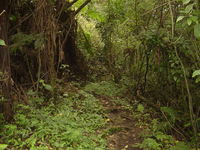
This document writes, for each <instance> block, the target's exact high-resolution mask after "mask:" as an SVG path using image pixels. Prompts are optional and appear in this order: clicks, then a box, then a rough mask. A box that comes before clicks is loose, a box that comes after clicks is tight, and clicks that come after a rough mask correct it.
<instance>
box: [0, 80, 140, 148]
mask: <svg viewBox="0 0 200 150" xmlns="http://www.w3.org/2000/svg"><path fill="white" fill-rule="evenodd" d="M41 88H43V87H41ZM53 89H54V90H55V91H47V90H46V92H44V91H43V92H41V93H38V92H34V91H32V90H30V91H28V93H27V94H28V96H29V101H30V105H23V104H19V105H18V106H17V107H16V114H15V116H14V120H15V121H14V122H12V123H6V122H3V121H2V119H0V150H17V149H23V150H28V149H30V150H54V149H58V150H66V149H67V150H139V149H138V148H136V147H134V146H135V145H136V144H137V143H140V142H141V141H142V139H141V138H140V134H141V133H142V127H141V128H140V127H139V126H138V123H139V122H140V121H139V120H137V119H136V117H135V116H136V115H137V114H138V115H139V113H140V112H137V111H136V112H135V111H134V109H133V107H132V106H131V105H130V104H129V103H128V99H127V98H126V96H124V97H123V96H122V91H121V89H120V87H119V86H117V85H116V84H115V83H113V82H109V81H102V82H98V83H88V84H87V85H85V86H84V87H82V86H80V85H79V83H77V82H75V83H65V84H63V85H62V86H60V85H58V87H55V88H53ZM44 90H45V89H44ZM47 93H48V94H47ZM140 116H141V114H140ZM0 117H1V116H0Z"/></svg>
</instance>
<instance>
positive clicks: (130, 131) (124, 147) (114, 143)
mask: <svg viewBox="0 0 200 150" xmlns="http://www.w3.org/2000/svg"><path fill="white" fill-rule="evenodd" d="M98 98H99V100H100V102H101V103H102V105H103V107H104V108H105V110H106V112H107V117H108V124H107V130H108V136H107V141H108V149H109V150H141V149H139V148H136V147H134V146H133V145H134V144H137V143H138V142H140V141H141V139H140V137H139V134H140V133H141V131H142V129H141V128H139V127H137V126H136V125H135V123H136V122H137V120H135V119H134V117H133V116H132V113H131V112H130V111H129V110H127V109H126V108H124V107H123V106H122V105H119V104H116V103H115V102H113V101H112V99H110V98H109V97H102V96H99V97H98Z"/></svg>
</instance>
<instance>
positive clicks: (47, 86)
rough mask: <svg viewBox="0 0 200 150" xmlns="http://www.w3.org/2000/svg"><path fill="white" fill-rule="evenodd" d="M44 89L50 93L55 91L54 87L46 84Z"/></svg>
mask: <svg viewBox="0 0 200 150" xmlns="http://www.w3.org/2000/svg"><path fill="white" fill-rule="evenodd" d="M44 88H45V89H46V90H48V91H51V92H52V91H53V87H52V86H51V85H49V84H44Z"/></svg>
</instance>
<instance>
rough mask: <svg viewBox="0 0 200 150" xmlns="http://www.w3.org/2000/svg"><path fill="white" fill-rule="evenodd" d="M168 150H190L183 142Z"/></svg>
mask: <svg viewBox="0 0 200 150" xmlns="http://www.w3.org/2000/svg"><path fill="white" fill-rule="evenodd" d="M170 150H191V148H190V147H189V146H188V145H186V144H185V143H183V142H178V143H177V144H176V145H175V146H173V147H172V148H171V149H170Z"/></svg>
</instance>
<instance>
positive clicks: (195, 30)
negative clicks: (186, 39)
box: [194, 24, 200, 39]
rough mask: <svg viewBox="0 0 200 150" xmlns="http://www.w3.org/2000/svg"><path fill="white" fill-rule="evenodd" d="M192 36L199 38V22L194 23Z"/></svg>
mask: <svg viewBox="0 0 200 150" xmlns="http://www.w3.org/2000/svg"><path fill="white" fill-rule="evenodd" d="M194 36H195V37H196V38H197V39H199V38H200V24H196V25H195V26H194Z"/></svg>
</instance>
